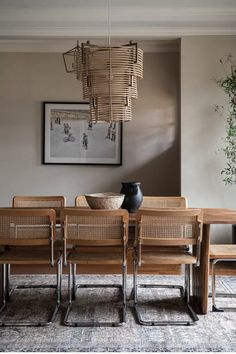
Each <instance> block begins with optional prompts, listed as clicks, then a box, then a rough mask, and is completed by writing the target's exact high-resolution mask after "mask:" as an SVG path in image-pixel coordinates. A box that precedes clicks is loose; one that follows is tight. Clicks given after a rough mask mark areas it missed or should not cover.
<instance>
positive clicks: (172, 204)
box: [141, 196, 188, 209]
mask: <svg viewBox="0 0 236 354" xmlns="http://www.w3.org/2000/svg"><path fill="white" fill-rule="evenodd" d="M187 207H188V201H187V198H186V197H156V196H143V202H142V205H141V208H151V209H155V208H158V209H160V208H172V209H174V208H181V209H184V208H187Z"/></svg>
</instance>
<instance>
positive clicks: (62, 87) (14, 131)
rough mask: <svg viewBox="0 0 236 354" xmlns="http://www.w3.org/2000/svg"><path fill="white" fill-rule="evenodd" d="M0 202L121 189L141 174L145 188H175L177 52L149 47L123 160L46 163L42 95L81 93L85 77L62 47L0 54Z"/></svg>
mask: <svg viewBox="0 0 236 354" xmlns="http://www.w3.org/2000/svg"><path fill="white" fill-rule="evenodd" d="M0 78H1V81H0V107H1V111H0V123H1V124H0V206H8V205H10V204H11V199H12V196H14V195H16V194H29V195H30V194H31V195H34V194H36V195H37V194H38V195H40V194H41V195H47V194H63V195H65V196H66V197H67V201H68V205H72V204H73V203H74V197H75V195H78V194H81V193H89V192H102V191H119V190H120V187H121V181H128V180H139V181H141V183H142V189H143V192H144V194H149V195H152V194H157V195H158V194H159V195H165V194H166V195H175V194H178V193H179V190H180V179H179V165H180V156H179V55H178V53H153V54H152V53H148V54H145V56H144V79H143V80H142V81H139V99H138V100H135V101H133V121H132V122H129V123H125V124H124V134H123V165H122V166H119V167H117V166H115V167H114V166H82V165H73V166H69V165H60V166H56V165H53V166H51V165H42V164H41V151H42V101H80V100H81V98H82V94H81V84H80V83H79V82H77V81H76V79H75V78H74V76H73V75H69V74H66V73H65V72H64V67H63V62H62V57H61V55H60V54H49V53H1V54H0Z"/></svg>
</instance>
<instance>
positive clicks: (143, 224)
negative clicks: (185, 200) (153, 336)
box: [132, 209, 202, 326]
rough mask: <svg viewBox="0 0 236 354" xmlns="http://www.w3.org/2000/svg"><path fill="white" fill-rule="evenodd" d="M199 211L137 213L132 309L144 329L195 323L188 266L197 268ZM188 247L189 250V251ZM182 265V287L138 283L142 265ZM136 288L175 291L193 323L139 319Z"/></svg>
mask: <svg viewBox="0 0 236 354" xmlns="http://www.w3.org/2000/svg"><path fill="white" fill-rule="evenodd" d="M200 214H201V211H200V210H199V209H185V210H183V209H182V210H177V209H155V210H154V209H153V210H152V209H150V210H140V211H138V213H137V222H136V239H135V247H134V287H133V292H132V293H133V297H134V308H135V311H136V314H137V319H138V322H139V323H140V324H142V325H147V326H150V325H151V326H158V325H190V324H192V323H194V322H195V321H197V320H198V317H197V315H196V314H195V312H194V311H193V309H192V308H191V306H190V304H189V300H190V266H191V265H195V266H198V265H199V259H200V242H201V235H202V222H201V220H200ZM189 246H191V247H192V250H191V251H190V250H189V248H188V247H189ZM150 264H152V265H160V264H161V265H164V264H168V265H170V264H172V265H173V264H176V265H177V264H178V265H180V264H183V265H185V287H183V286H180V285H159V284H158V285H157V284H150V285H148V284H139V285H138V282H137V280H138V277H137V275H138V268H139V267H142V266H143V265H150ZM138 288H171V289H172V288H176V289H179V290H180V294H181V297H182V298H183V300H184V303H185V304H186V308H187V311H188V314H189V316H190V317H191V319H192V321H191V322H190V321H156V320H155V319H154V320H151V321H146V320H144V319H142V318H141V313H140V310H139V303H138Z"/></svg>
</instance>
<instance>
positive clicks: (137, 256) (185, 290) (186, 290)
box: [132, 209, 202, 326]
mask: <svg viewBox="0 0 236 354" xmlns="http://www.w3.org/2000/svg"><path fill="white" fill-rule="evenodd" d="M142 213H143V214H144V215H148V214H149V213H150V214H149V215H151V216H155V215H159V216H162V215H165V216H166V215H168V213H169V215H174V214H175V213H177V214H178V215H181V213H182V214H183V215H187V214H190V215H191V214H192V215H193V214H194V213H195V216H196V217H197V218H198V215H199V214H200V210H196V209H195V210H193V209H192V210H191V211H190V210H189V211H188V210H178V211H177V210H170V209H169V210H168V209H159V210H157V209H156V210H150V211H143V212H142V211H140V212H139V215H140V216H139V222H138V223H137V224H136V237H135V239H136V240H135V251H134V260H133V269H134V270H133V284H134V285H133V290H132V296H133V300H134V309H135V313H136V316H137V320H138V322H139V323H140V324H141V325H145V326H167V325H186V326H190V325H193V324H194V323H195V322H196V321H198V320H199V319H198V316H197V315H196V313H195V311H194V310H193V308H192V307H191V305H190V303H189V302H190V271H191V268H190V267H191V265H190V264H185V284H184V287H183V286H181V285H164V284H163V285H160V284H138V268H139V267H140V266H141V263H142V260H141V259H142V250H141V242H142V241H141V237H140V230H141V227H142V226H141V218H142ZM158 213H159V214H158ZM197 225H198V231H197V230H195V231H194V232H195V233H196V232H197V242H196V263H195V264H194V265H195V266H199V260H200V242H201V235H202V223H201V222H199V220H198V219H197ZM159 241H160V245H161V246H167V247H168V246H178V245H181V244H182V245H184V246H186V245H187V242H188V241H187V240H186V242H184V240H183V242H180V243H179V244H178V243H177V244H175V242H174V240H173V239H172V243H171V241H170V240H168V239H167V241H166V242H165V240H163V239H161V238H160V239H159ZM168 241H170V242H168ZM190 243H191V242H190ZM153 244H154V245H155V246H157V245H158V242H153ZM193 244H194V243H193ZM149 245H151V243H149ZM187 251H188V249H187V248H186V252H187ZM163 253H164V252H163ZM157 264H158V263H157ZM138 288H168V289H179V290H180V296H181V298H182V299H183V301H184V304H185V305H186V310H187V313H188V315H189V316H190V319H191V321H171V320H170V321H156V320H150V321H146V320H144V319H142V316H141V313H140V309H139V301H138Z"/></svg>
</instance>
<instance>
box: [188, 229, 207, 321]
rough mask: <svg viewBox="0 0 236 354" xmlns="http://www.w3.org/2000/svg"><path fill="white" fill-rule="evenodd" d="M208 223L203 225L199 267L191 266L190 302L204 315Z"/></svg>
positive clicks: (205, 304) (197, 311)
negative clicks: (191, 293) (191, 291)
mask: <svg viewBox="0 0 236 354" xmlns="http://www.w3.org/2000/svg"><path fill="white" fill-rule="evenodd" d="M209 246H210V225H206V224H204V225H203V234H202V244H201V260H200V266H199V267H193V283H192V290H193V296H192V298H191V304H192V306H193V308H194V310H195V311H196V313H199V314H202V315H205V314H207V311H208V277H209Z"/></svg>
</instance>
